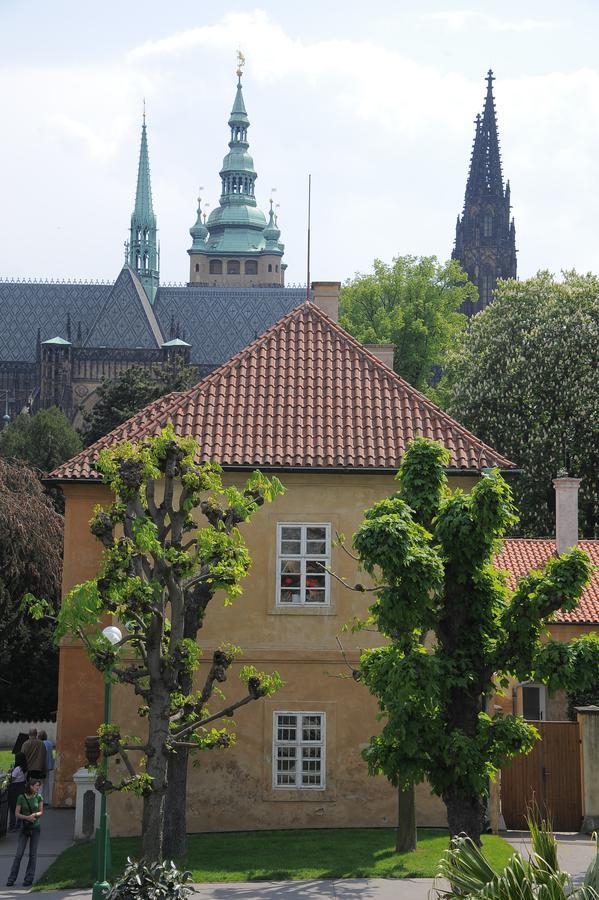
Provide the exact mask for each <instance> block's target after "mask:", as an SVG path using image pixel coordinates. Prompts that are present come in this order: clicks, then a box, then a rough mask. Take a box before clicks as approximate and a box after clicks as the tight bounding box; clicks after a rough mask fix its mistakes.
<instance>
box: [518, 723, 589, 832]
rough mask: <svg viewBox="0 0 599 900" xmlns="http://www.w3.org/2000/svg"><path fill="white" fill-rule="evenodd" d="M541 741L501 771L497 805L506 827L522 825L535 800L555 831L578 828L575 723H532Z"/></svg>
mask: <svg viewBox="0 0 599 900" xmlns="http://www.w3.org/2000/svg"><path fill="white" fill-rule="evenodd" d="M532 724H533V725H534V726H535V728H537V729H538V731H539V733H540V735H541V740H540V741H538V742H537V744H536V745H535V747H534V749H533V750H531V752H530V753H529V754H528V755H527V756H519V757H516V758H515V759H514V760H512V761H511V763H509V764H507V765H506V766H505V767H504V768H503V769H502V770H501V808H502V812H503V817H504V819H505V823H506V825H507V827H508V828H515V829H516V830H522V829H525V828H526V814H527V810H528V808H529V806H530V805H531V803H533V802H536V804H537V805H538V807H539V809H540V810H541V812H542V814H543V815H547V816H549V817H550V819H551V822H552V824H553V828H554V829H555V830H556V831H578V830H579V829H580V825H581V822H582V786H581V774H580V730H579V725H578V722H533V723H532Z"/></svg>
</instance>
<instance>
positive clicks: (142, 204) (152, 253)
mask: <svg viewBox="0 0 599 900" xmlns="http://www.w3.org/2000/svg"><path fill="white" fill-rule="evenodd" d="M156 230H157V229H156V216H155V215H154V206H153V203H152V185H151V183H150V157H149V153H148V134H147V128H146V103H145V100H144V105H143V117H142V126H141V144H140V148H139V164H138V167H137V189H136V192H135V206H134V208H133V213H132V215H131V228H130V237H129V246H128V253H129V265H130V267H131V268H132V269H133V271H134V272H135V273H136V274H137V276H138V277H139V279H140V281H141V283H142V285H143V287H144V290H145V292H146V294H147V295H148V299H149V300H150V303H153V302H154V298H155V296H156V291H157V290H158V281H159V261H158V246H157V242H156Z"/></svg>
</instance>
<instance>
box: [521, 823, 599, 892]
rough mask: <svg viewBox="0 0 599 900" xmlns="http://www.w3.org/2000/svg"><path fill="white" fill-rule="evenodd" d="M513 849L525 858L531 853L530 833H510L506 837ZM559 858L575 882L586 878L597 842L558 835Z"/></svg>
mask: <svg viewBox="0 0 599 900" xmlns="http://www.w3.org/2000/svg"><path fill="white" fill-rule="evenodd" d="M504 837H505V838H507V840H508V841H509V842H510V844H511V845H512V847H515V849H516V850H519V851H520V853H521V854H522V855H523V856H525V857H526V856H527V855H528V854H529V853H530V834H529V833H528V831H508V832H507V834H505V835H504ZM555 837H556V839H557V858H558V860H559V864H560V866H561V868H562V869H564V871H566V872H569V873H570V875H572V876H573V878H574V881H575V882H580V881H582V879H583V878H584V873H585V872H586V870H587V869H588V867H589V865H590V863H591V861H592V859H593V857H594V855H595V842H594V841H592V840H591V837H590V835H586V834H568V833H566V834H556V835H555Z"/></svg>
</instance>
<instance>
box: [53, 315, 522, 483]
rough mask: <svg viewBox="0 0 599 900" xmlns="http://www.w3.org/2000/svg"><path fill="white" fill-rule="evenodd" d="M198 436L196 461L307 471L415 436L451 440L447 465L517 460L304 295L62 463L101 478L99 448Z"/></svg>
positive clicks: (386, 466)
mask: <svg viewBox="0 0 599 900" xmlns="http://www.w3.org/2000/svg"><path fill="white" fill-rule="evenodd" d="M168 422H172V424H173V427H174V429H175V432H176V434H178V435H180V436H192V437H194V438H195V439H196V440H197V441H198V442H199V449H198V454H197V460H198V462H204V461H207V460H217V461H218V462H220V463H221V464H222V465H224V466H228V467H241V468H253V467H255V466H259V467H260V468H266V469H290V468H293V469H305V470H312V471H318V470H320V471H322V470H325V471H326V470H331V469H333V470H337V471H355V470H359V471H363V472H368V471H381V470H384V471H394V470H395V469H397V467H398V466H399V464H400V462H401V459H402V456H403V454H404V451H405V449H406V446H407V445H408V443H409V442H410V441H411V440H412V439H413V438H414V437H415V436H416V435H423V436H425V437H428V438H433V439H435V440H438V441H440V442H441V443H442V444H444V445H445V446H446V447H447V448H448V450H449V451H450V453H451V462H450V466H451V468H452V469H455V470H458V471H474V472H479V471H480V470H481V469H482V468H485V467H488V466H499V467H501V468H502V469H510V468H513V464H512V463H511V462H510V461H509V460H508V459H506V458H505V457H503V456H501V455H500V454H499V453H497V452H496V451H495V450H493V449H491V447H488V446H487V445H486V444H483V443H482V441H480V440H479V439H478V438H476V437H475V436H474V435H473V434H472V433H471V432H469V431H467V430H466V429H465V428H463V427H462V426H461V425H459V424H458V422H456V421H455V419H452V418H451V417H450V416H448V415H447V413H445V412H443V411H442V410H441V409H439V407H437V406H435V405H434V404H433V403H431V402H430V400H428V399H427V398H426V397H425V396H424V395H423V394H421V393H419V392H418V391H417V390H416V389H415V388H413V387H412V386H411V385H409V384H408V383H407V382H406V381H404V380H403V379H402V378H400V377H399V376H398V375H396V374H395V372H393V370H392V369H390V368H389V367H388V366H386V365H384V363H382V362H381V361H380V360H379V359H377V357H376V356H373V355H372V354H371V353H369V351H368V350H366V349H365V348H364V347H363V346H362V344H360V343H358V341H356V340H355V339H354V338H353V337H351V336H350V335H349V334H348V333H347V332H346V331H344V330H343V328H341V327H340V326H339V325H337V324H336V323H335V322H333V321H332V320H331V319H329V318H328V316H326V315H325V314H324V313H323V312H321V310H320V309H318V307H316V306H315V305H314V304H313V303H303V304H301V305H300V306H298V307H297V308H296V309H294V310H293V311H292V312H291V313H289V314H288V315H287V316H284V317H283V318H282V319H281V320H280V321H279V322H277V323H276V324H274V325H273V326H272V327H271V328H269V329H268V331H266V332H265V334H263V335H262V336H261V337H259V338H257V339H256V340H255V341H253V342H252V343H251V344H250V345H249V346H248V347H245V348H244V349H243V350H242V351H241V352H240V353H238V354H236V355H235V356H234V357H233V358H232V359H230V360H228V361H227V362H226V363H224V365H222V366H220V367H219V368H218V369H215V371H213V372H212V373H211V374H210V375H208V376H207V377H206V378H204V379H203V380H202V381H200V382H199V383H198V384H197V385H195V387H193V388H190V389H189V390H187V391H182V392H179V393H173V394H169V395H167V396H166V397H162V398H160V399H159V400H156V401H155V402H154V403H151V404H150V405H149V406H147V407H145V409H143V410H142V411H141V412H139V413H138V414H137V415H135V416H133V417H132V418H131V419H129V420H128V421H127V422H125V423H123V424H122V425H120V426H119V427H118V428H116V429H115V430H114V431H112V432H111V433H110V434H108V435H105V436H104V437H103V438H101V439H100V440H99V441H97V442H96V443H95V444H92V446H91V447H88V448H87V449H86V450H84V451H83V452H82V453H80V454H78V455H77V456H75V457H74V458H73V459H72V460H70V461H69V462H67V463H65V464H64V465H62V466H60V467H59V468H58V469H56V470H55V471H54V472H53V473H52V475H51V476H50V477H52V478H55V479H59V480H65V479H98V478H99V477H100V476H99V474H98V473H97V472H96V470H95V467H94V462H95V460H96V458H97V455H98V453H99V452H100V450H101V449H103V448H104V447H108V446H113V445H115V444H117V443H119V442H121V441H124V440H131V441H137V440H142V439H143V438H146V437H149V436H151V435H155V434H157V433H158V432H159V431H160V429H161V428H163V427H164V426H165V425H166V424H167V423H168Z"/></svg>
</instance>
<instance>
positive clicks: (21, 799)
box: [6, 778, 44, 887]
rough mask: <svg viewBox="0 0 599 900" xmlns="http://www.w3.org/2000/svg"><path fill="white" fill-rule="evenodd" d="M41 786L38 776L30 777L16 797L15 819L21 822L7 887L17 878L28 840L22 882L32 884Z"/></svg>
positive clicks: (38, 836)
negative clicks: (27, 857) (23, 789)
mask: <svg viewBox="0 0 599 900" xmlns="http://www.w3.org/2000/svg"><path fill="white" fill-rule="evenodd" d="M41 786H42V784H41V781H40V780H39V778H30V779H28V781H27V787H26V788H25V793H23V794H19V796H18V797H17V806H16V809H15V815H16V818H17V820H18V821H19V822H20V823H21V828H20V829H19V837H18V839H17V852H16V853H15V858H14V860H13V864H12V868H11V870H10V875H9V876H8V881H7V882H6V885H7V887H12V885H13V884H14V883H15V881H16V880H17V875H18V874H19V868H20V866H21V860H22V858H23V854H24V853H25V847H26V846H27V842H28V841H29V861H28V863H27V870H26V872H25V880H24V882H23V884H24V886H25V887H29V885H31V884H33V879H34V876H35V864H36V862H37V845H38V844H39V840H40V819H41V817H42V814H43V812H44V802H43V800H42V797H41V794H40V792H39V791H40V788H41Z"/></svg>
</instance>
